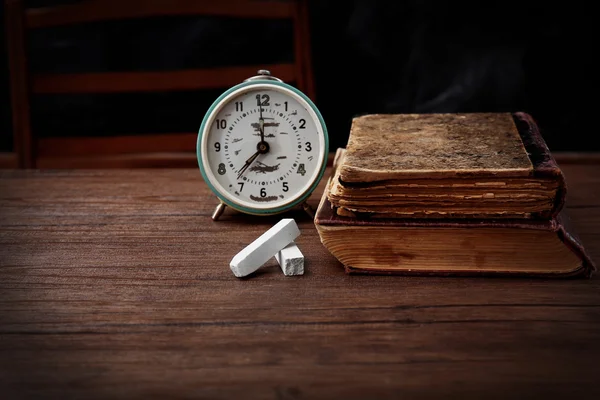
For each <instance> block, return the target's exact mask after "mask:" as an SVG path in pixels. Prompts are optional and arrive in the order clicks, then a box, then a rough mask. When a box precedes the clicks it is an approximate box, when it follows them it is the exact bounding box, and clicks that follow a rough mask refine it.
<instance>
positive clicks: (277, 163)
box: [196, 70, 329, 220]
mask: <svg viewBox="0 0 600 400" xmlns="http://www.w3.org/2000/svg"><path fill="white" fill-rule="evenodd" d="M328 152H329V138H328V134H327V128H326V126H325V121H324V120H323V117H322V115H321V113H320V112H319V110H318V108H317V107H316V106H315V104H314V103H313V102H312V101H311V100H310V98H308V96H306V95H305V94H304V93H302V92H301V91H300V90H298V89H297V88H295V87H293V86H291V85H289V84H287V83H285V82H283V81H282V80H281V79H279V78H276V77H274V76H272V75H271V73H270V72H269V71H267V70H259V71H258V73H257V75H256V76H253V77H249V78H248V79H246V80H244V81H243V82H241V83H239V84H237V85H235V86H233V87H231V88H229V89H228V90H226V91H225V92H224V93H223V94H221V95H220V96H219V97H218V98H217V99H216V100H215V101H214V102H213V104H212V105H211V106H210V108H209V109H208V111H207V112H206V114H205V115H204V118H203V120H202V124H201V125H200V129H199V131H198V140H197V143H196V154H197V158H198V166H199V167H200V172H201V174H202V177H203V179H204V181H205V182H206V184H207V185H208V186H209V188H210V189H211V190H212V192H213V193H214V194H215V195H216V196H217V197H218V198H219V200H220V204H219V205H218V206H217V208H216V210H215V212H214V214H213V216H212V219H213V220H217V219H218V218H219V216H220V215H221V214H222V212H223V210H224V209H225V206H229V207H231V208H233V209H235V210H237V211H240V212H242V213H246V214H253V215H272V214H277V213H282V212H284V211H287V210H290V209H292V208H294V207H296V206H298V205H305V204H306V203H305V200H306V199H307V198H308V197H309V196H310V194H311V193H312V192H313V190H314V189H315V188H316V187H317V185H318V183H319V181H320V180H321V178H322V176H323V173H324V172H325V167H326V165H327V155H328Z"/></svg>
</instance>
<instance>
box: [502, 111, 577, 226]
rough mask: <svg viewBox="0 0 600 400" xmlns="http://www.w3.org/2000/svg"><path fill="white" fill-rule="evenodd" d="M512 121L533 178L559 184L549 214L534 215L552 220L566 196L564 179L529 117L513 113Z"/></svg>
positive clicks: (561, 207) (534, 123)
mask: <svg viewBox="0 0 600 400" xmlns="http://www.w3.org/2000/svg"><path fill="white" fill-rule="evenodd" d="M513 119H514V120H515V125H516V126H517V131H518V132H519V135H521V140H522V141H523V145H524V146H525V150H526V151H527V154H528V155H529V159H530V160H531V164H532V165H533V176H534V177H539V178H549V179H553V180H556V181H558V182H559V186H558V190H557V192H556V198H555V201H554V208H553V209H552V210H550V212H549V213H540V214H537V215H534V217H536V218H554V217H556V216H557V215H558V214H559V213H560V211H561V210H562V209H563V206H564V203H565V197H566V195H567V184H566V182H565V177H564V175H563V173H562V171H561V169H560V167H559V166H558V164H557V163H556V160H555V159H554V157H553V156H552V153H550V150H549V149H548V146H547V145H546V142H545V141H544V138H543V137H542V135H541V133H540V129H539V127H538V125H537V124H536V122H535V121H534V119H533V118H532V117H531V115H529V114H527V113H524V112H516V113H513Z"/></svg>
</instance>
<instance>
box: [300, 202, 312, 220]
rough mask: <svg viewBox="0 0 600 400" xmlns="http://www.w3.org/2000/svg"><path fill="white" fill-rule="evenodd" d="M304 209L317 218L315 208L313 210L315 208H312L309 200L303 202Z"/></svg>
mask: <svg viewBox="0 0 600 400" xmlns="http://www.w3.org/2000/svg"><path fill="white" fill-rule="evenodd" d="M302 209H303V210H304V211H306V213H307V214H308V215H309V216H310V217H311V218H312V219H314V218H315V210H313V208H312V207H311V206H310V205H309V204H308V203H307V202H304V203H302Z"/></svg>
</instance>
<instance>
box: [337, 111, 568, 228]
mask: <svg viewBox="0 0 600 400" xmlns="http://www.w3.org/2000/svg"><path fill="white" fill-rule="evenodd" d="M338 164H339V165H338V169H337V173H336V174H335V176H334V177H333V183H332V186H331V190H330V195H329V201H330V202H331V204H332V205H333V206H334V209H335V212H336V213H337V214H338V215H341V216H369V217H371V218H436V219H437V218H494V219H498V218H509V219H515V218H540V219H547V218H553V217H556V216H557V215H558V213H559V212H560V210H561V209H562V207H563V203H564V194H565V190H566V186H565V180H564V177H563V174H562V172H561V170H560V168H559V167H558V165H557V164H556V162H555V160H554V158H553V157H552V155H551V154H550V151H549V150H548V147H547V146H546V143H545V142H544V140H543V138H542V136H541V135H540V132H539V129H538V126H537V125H536V123H535V121H534V120H533V119H532V118H531V116H529V115H528V114H526V113H470V114H372V115H364V116H361V117H357V118H354V119H353V121H352V127H351V131H350V136H349V139H348V143H347V146H346V151H345V155H344V156H343V157H341V159H340V160H338Z"/></svg>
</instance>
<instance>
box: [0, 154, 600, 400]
mask: <svg viewBox="0 0 600 400" xmlns="http://www.w3.org/2000/svg"><path fill="white" fill-rule="evenodd" d="M563 168H564V171H565V174H566V177H567V182H568V185H569V193H568V195H567V205H568V208H569V209H570V214H571V216H572V218H573V220H574V224H575V228H576V229H577V232H578V233H579V235H580V237H581V239H582V240H583V243H584V244H585V245H586V246H587V248H588V249H589V251H590V253H591V255H592V257H593V258H594V259H595V260H598V259H600V164H598V163H586V164H585V165H583V164H582V165H580V164H566V165H564V167H563ZM321 190H322V187H321V188H320V189H319V193H317V194H316V195H315V196H313V197H312V199H311V203H312V204H313V205H316V204H317V201H318V197H319V194H320V191H321ZM215 205H216V200H215V197H214V196H213V195H211V194H210V193H209V191H208V190H207V187H206V186H205V184H204V182H203V181H202V179H201V176H200V173H199V172H198V171H197V170H129V171H123V170H102V171H94V170H90V171H85V170H75V171H61V170H55V171H41V172H40V171H4V172H2V173H1V179H0V229H1V233H0V397H1V398H3V399H12V398H19V399H20V398H65V399H67V398H68V399H70V398H85V399H90V398H110V399H132V398H144V399H146V398H159V399H164V398H237V399H249V398H267V399H300V398H309V399H314V398H328V399H350V398H363V399H364V398H388V397H389V398H398V397H403V398H404V396H407V397H410V398H413V397H418V398H430V397H438V396H444V397H450V396H452V397H463V398H464V397H473V398H514V397H519V398H522V397H528V396H529V397H536V398H539V397H541V396H551V397H552V398H555V397H556V396H562V397H568V398H600V380H599V373H598V371H597V369H596V366H597V364H598V363H599V362H600V280H599V278H598V276H597V275H594V277H593V278H592V279H590V280H582V279H578V280H561V281H556V280H540V279H491V278H431V277H429V278H425V277H423V278H417V277H390V276H348V275H345V274H344V272H343V269H342V267H341V265H340V264H339V263H338V262H337V261H336V260H335V259H334V258H333V257H332V256H331V255H330V254H329V253H328V252H327V250H326V249H325V248H324V247H323V246H322V245H321V244H320V241H319V238H318V235H317V232H316V230H315V228H314V225H313V222H312V220H311V219H310V218H308V217H307V216H306V215H305V214H303V213H302V212H297V213H292V214H291V216H292V217H294V218H296V221H297V222H298V223H299V225H300V227H301V231H302V235H301V236H300V237H299V239H298V244H299V246H300V247H301V249H302V251H303V252H304V254H305V256H306V273H305V275H304V276H298V277H286V276H284V275H283V274H282V273H281V271H280V270H279V267H278V265H277V264H276V262H275V261H272V262H270V263H269V264H267V266H266V267H263V268H262V269H261V270H260V273H257V274H256V275H255V276H253V277H251V278H248V279H237V278H235V277H234V276H233V275H232V273H231V271H230V270H229V266H228V265H229V261H230V260H231V258H232V257H233V256H234V255H235V254H236V253H237V252H238V251H239V250H241V249H242V248H243V247H244V246H245V245H247V244H248V243H250V242H251V241H252V240H254V239H255V238H256V237H257V236H258V235H260V234H261V233H262V232H264V231H265V230H266V229H268V228H269V227H270V226H271V225H273V224H274V223H276V222H277V221H278V220H279V218H281V216H278V217H269V218H262V219H259V218H257V217H250V216H244V215H240V214H237V215H235V214H233V213H231V212H230V211H227V212H226V214H225V215H224V217H223V218H222V220H221V221H220V222H212V221H211V219H210V214H211V212H212V211H213V208H214V206H215Z"/></svg>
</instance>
